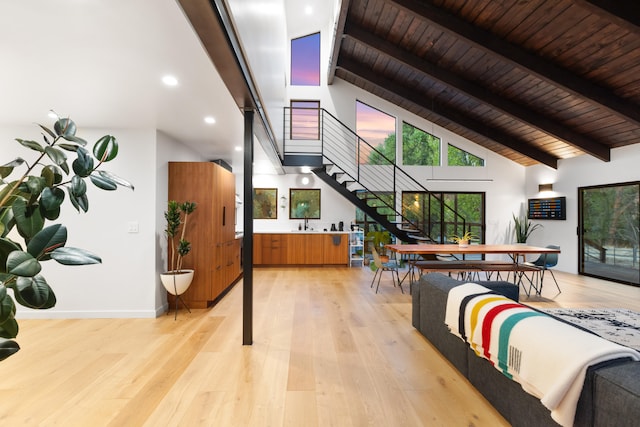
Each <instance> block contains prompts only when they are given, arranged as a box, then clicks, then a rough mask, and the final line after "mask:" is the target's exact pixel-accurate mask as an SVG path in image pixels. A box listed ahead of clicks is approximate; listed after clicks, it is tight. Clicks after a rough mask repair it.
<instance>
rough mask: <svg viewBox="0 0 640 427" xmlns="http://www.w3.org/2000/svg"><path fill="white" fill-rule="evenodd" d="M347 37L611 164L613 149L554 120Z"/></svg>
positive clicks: (369, 37)
mask: <svg viewBox="0 0 640 427" xmlns="http://www.w3.org/2000/svg"><path fill="white" fill-rule="evenodd" d="M345 34H346V35H347V37H350V38H352V39H353V40H354V41H356V42H357V43H360V44H362V45H364V46H366V47H368V48H369V49H372V50H375V51H377V52H378V53H380V54H382V55H384V56H386V57H387V58H388V59H390V60H393V61H396V62H398V63H400V64H401V65H403V66H405V67H409V68H411V69H413V70H414V71H415V72H417V73H419V74H422V75H428V76H431V77H432V78H433V79H435V80H437V81H439V82H441V83H443V84H445V85H447V86H449V87H451V88H452V89H454V90H456V91H458V92H461V93H463V94H465V95H467V96H469V97H471V98H473V99H475V100H477V101H479V102H481V103H483V104H486V105H489V106H490V107H491V108H493V109H496V110H499V111H500V112H501V113H502V114H506V115H508V116H510V117H512V118H515V119H516V120H519V121H521V122H524V123H526V124H527V125H529V126H531V127H533V128H535V129H538V130H539V131H541V132H544V133H546V134H548V135H551V136H553V137H554V138H557V139H559V140H562V141H564V142H566V143H567V144H569V145H572V146H574V147H577V148H578V149H580V150H582V151H584V152H585V153H588V154H591V155H592V156H594V157H597V158H599V159H600V160H604V161H609V160H611V149H610V148H609V147H607V146H606V145H603V144H601V143H599V142H598V141H595V140H593V139H591V138H589V137H588V136H585V135H583V134H581V133H577V132H574V131H572V130H571V129H569V128H568V127H567V126H564V125H562V124H560V123H558V122H556V121H554V120H551V119H549V118H547V117H545V116H543V115H541V114H538V113H537V112H535V111H533V110H531V109H529V108H526V107H523V106H522V105H520V104H518V103H515V102H513V101H510V100H509V99H507V98H503V97H500V96H498V95H496V94H494V93H492V92H490V91H489V90H488V89H486V88H485V87H482V86H479V85H477V84H475V83H473V82H471V81H469V80H466V79H463V78H461V77H459V76H456V75H454V74H453V73H451V72H449V71H447V70H445V69H443V68H440V67H437V66H435V65H434V64H432V63H430V62H428V61H425V60H423V59H420V58H418V57H417V56H415V55H413V54H411V53H409V52H407V51H404V50H402V49H399V48H398V47H397V46H395V45H394V44H392V43H390V42H388V41H386V40H385V39H383V38H381V37H378V36H376V35H374V34H372V33H369V32H367V31H366V30H364V29H362V28H361V27H357V26H354V25H352V26H349V27H347V28H346V30H345Z"/></svg>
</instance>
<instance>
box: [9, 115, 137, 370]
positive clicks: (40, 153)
mask: <svg viewBox="0 0 640 427" xmlns="http://www.w3.org/2000/svg"><path fill="white" fill-rule="evenodd" d="M39 126H40V129H41V131H42V138H43V141H42V142H37V141H33V140H27V139H19V138H17V139H16V141H18V143H19V144H20V145H22V146H23V147H25V148H27V149H29V150H32V151H34V152H35V153H36V156H35V160H34V161H33V162H31V163H29V162H27V161H26V160H25V159H23V158H22V157H17V158H15V159H14V160H12V161H10V162H9V163H5V164H4V165H1V166H0V360H3V359H6V358H7V357H9V356H11V355H12V354H14V353H16V352H17V351H18V350H19V349H20V346H19V345H18V344H17V343H16V342H15V341H14V340H13V338H15V337H16V336H17V335H18V322H17V321H16V319H15V317H14V315H15V313H16V306H15V303H14V298H15V301H16V302H18V303H19V304H20V305H23V306H25V307H29V308H34V309H48V308H51V307H53V306H54V305H55V304H56V296H55V294H54V292H53V289H51V287H50V286H49V284H48V283H47V281H46V280H45V278H44V276H42V275H41V274H40V272H41V270H42V265H41V262H43V261H48V260H51V259H53V260H55V261H57V262H58V263H60V264H63V265H86V264H97V263H100V262H102V261H101V259H100V257H98V256H97V255H94V254H92V253H90V252H88V251H85V250H83V249H79V248H71V247H68V246H65V245H66V243H67V228H66V227H65V226H64V225H62V224H53V225H50V226H48V227H45V223H46V221H53V220H56V219H57V218H58V217H59V215H60V207H61V205H62V203H63V202H64V200H65V197H66V196H65V190H66V194H68V197H69V201H70V202H71V204H72V205H73V207H75V208H76V210H77V211H78V212H87V211H88V210H89V199H88V197H87V193H86V191H87V184H86V179H87V178H89V181H91V182H92V183H93V184H94V185H95V186H96V187H98V188H100V189H102V190H115V189H116V188H117V187H118V186H119V185H120V186H124V187H128V188H131V189H133V186H132V185H131V184H130V183H129V182H127V181H125V180H123V179H122V178H120V177H118V176H116V175H114V174H112V173H110V172H107V171H104V170H98V168H100V167H101V166H102V164H103V163H106V162H109V161H111V160H113V159H114V158H115V157H116V156H117V154H118V143H117V141H116V138H115V137H113V136H111V135H105V136H103V137H101V138H100V139H98V141H97V142H96V143H95V144H94V146H93V152H92V153H91V152H89V151H88V150H87V149H86V148H84V147H85V146H86V145H87V141H85V140H84V139H82V138H79V137H78V136H76V124H75V123H74V122H73V121H72V120H71V119H68V118H61V119H58V120H56V122H55V123H54V126H53V130H51V129H49V128H48V127H45V126H43V125H39ZM66 153H72V154H75V156H76V159H75V160H73V162H72V164H71V166H72V170H73V172H71V171H70V169H69V163H68V162H67V154H66ZM22 166H26V171H25V172H24V173H22V174H21V175H20V176H19V177H18V178H17V179H15V178H12V180H6V179H7V178H9V177H10V176H11V174H12V173H13V172H14V171H15V170H16V169H17V168H20V167H22ZM69 175H71V177H70V178H66V177H68V176H69ZM12 230H15V231H17V233H12V234H11V237H9V233H10V232H11V231H12ZM15 239H19V240H20V239H21V240H22V241H23V243H24V247H23V246H22V244H21V243H20V242H19V241H16V240H15ZM9 289H11V290H12V291H13V298H12V297H11V293H10V292H8V290H9Z"/></svg>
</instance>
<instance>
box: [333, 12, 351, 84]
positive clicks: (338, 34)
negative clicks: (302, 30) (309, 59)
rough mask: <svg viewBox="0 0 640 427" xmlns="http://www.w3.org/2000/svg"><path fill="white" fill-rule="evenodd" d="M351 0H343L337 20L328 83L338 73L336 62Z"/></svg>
mask: <svg viewBox="0 0 640 427" xmlns="http://www.w3.org/2000/svg"><path fill="white" fill-rule="evenodd" d="M349 3H350V0H342V4H341V6H340V14H339V15H338V21H337V22H336V29H335V32H334V34H333V50H332V51H331V57H330V58H329V69H328V70H327V84H329V85H330V84H332V83H333V78H334V77H335V75H336V64H337V63H338V56H339V55H340V46H341V45H342V38H343V32H344V25H345V23H346V22H347V14H348V13H349Z"/></svg>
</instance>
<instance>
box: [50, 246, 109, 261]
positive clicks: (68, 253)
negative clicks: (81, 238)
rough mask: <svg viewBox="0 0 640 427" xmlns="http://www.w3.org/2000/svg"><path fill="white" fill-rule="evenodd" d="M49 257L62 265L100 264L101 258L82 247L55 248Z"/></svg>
mask: <svg viewBox="0 0 640 427" xmlns="http://www.w3.org/2000/svg"><path fill="white" fill-rule="evenodd" d="M51 258H53V259H55V260H56V261H58V262H59V263H60V264H63V265H88V264H100V263H101V262H102V260H101V259H100V257H99V256H97V255H94V254H92V253H90V252H88V251H85V250H84V249H79V248H68V247H63V248H57V249H55V250H54V251H53V252H51Z"/></svg>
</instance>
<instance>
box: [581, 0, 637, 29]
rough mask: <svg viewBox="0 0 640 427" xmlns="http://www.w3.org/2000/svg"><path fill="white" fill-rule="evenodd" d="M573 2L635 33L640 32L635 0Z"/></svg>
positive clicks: (586, 0)
mask: <svg viewBox="0 0 640 427" xmlns="http://www.w3.org/2000/svg"><path fill="white" fill-rule="evenodd" d="M575 3H576V4H577V5H578V6H580V7H582V8H584V9H586V10H588V11H589V12H591V13H594V14H596V15H598V16H601V17H603V18H605V19H607V20H609V21H611V22H613V23H615V24H616V25H618V26H620V27H622V28H624V29H626V30H627V31H630V32H632V33H635V34H640V3H639V2H638V1H637V0H627V1H621V0H618V1H614V0H575Z"/></svg>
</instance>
